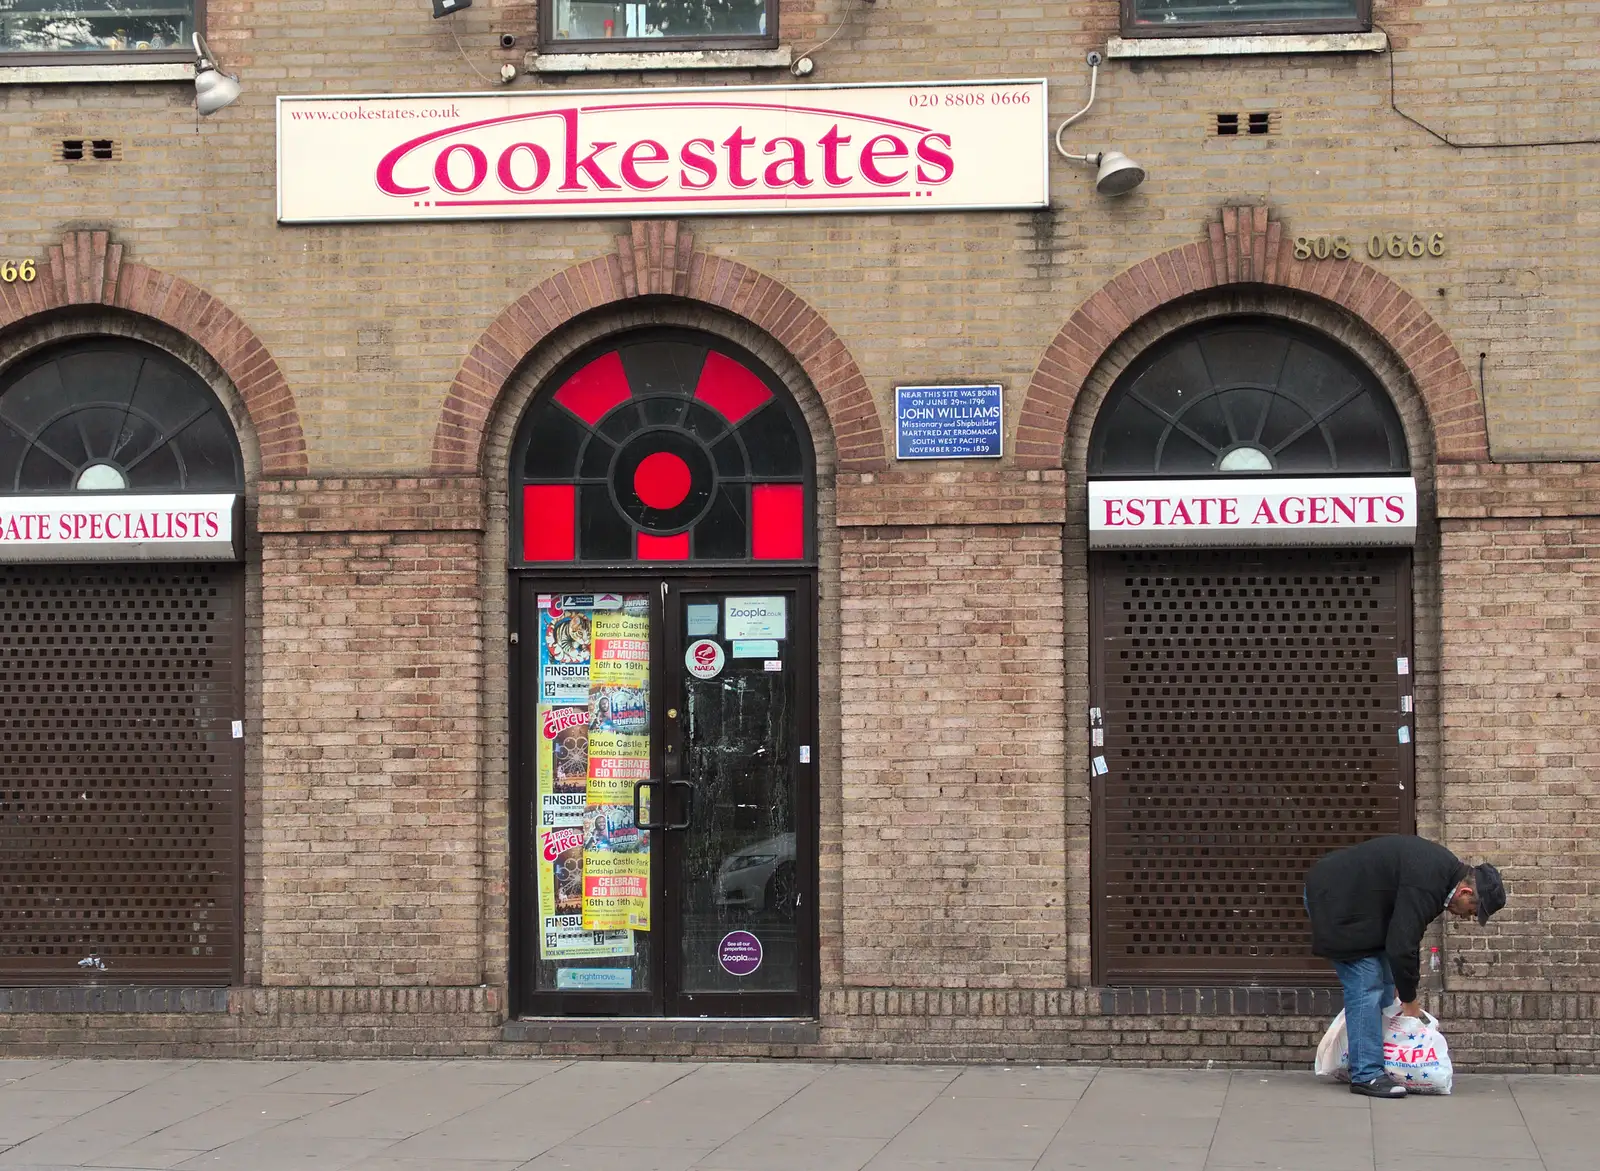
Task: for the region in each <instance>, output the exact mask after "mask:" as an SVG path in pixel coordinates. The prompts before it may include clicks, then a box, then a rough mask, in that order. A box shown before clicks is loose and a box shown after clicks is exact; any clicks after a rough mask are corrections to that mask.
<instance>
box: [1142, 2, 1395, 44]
mask: <svg viewBox="0 0 1600 1171" xmlns="http://www.w3.org/2000/svg"><path fill="white" fill-rule="evenodd" d="M1355 2H1356V15H1355V17H1354V19H1342V18H1340V19H1324V18H1316V17H1308V18H1306V19H1304V20H1229V21H1216V20H1185V21H1179V22H1177V23H1175V24H1165V23H1163V24H1159V25H1152V24H1140V23H1139V22H1138V20H1137V19H1136V13H1135V11H1134V6H1135V4H1136V3H1137V0H1121V6H1122V35H1123V36H1125V37H1266V36H1286V35H1289V36H1292V35H1296V34H1306V33H1365V32H1371V31H1372V0H1355Z"/></svg>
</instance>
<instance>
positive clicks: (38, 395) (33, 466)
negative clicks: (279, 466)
mask: <svg viewBox="0 0 1600 1171" xmlns="http://www.w3.org/2000/svg"><path fill="white" fill-rule="evenodd" d="M0 433H3V436H4V437H3V439H0V493H10V494H16V493H29V492H63V491H70V490H72V489H73V488H74V487H75V485H76V484H77V481H78V477H79V475H81V474H82V472H83V471H84V469H85V468H88V467H91V466H95V465H100V464H104V465H109V466H110V467H112V468H114V469H116V470H117V471H118V472H119V473H120V474H121V476H122V478H123V479H124V480H125V481H126V482H127V484H128V485H129V487H130V488H133V489H136V490H138V491H143V492H198V491H210V492H221V491H232V492H238V491H241V490H242V489H243V487H244V465H243V461H242V460H241V458H240V455H239V441H238V438H237V436H235V434H234V431H233V424H232V422H231V420H229V418H228V414H227V412H226V411H225V410H224V409H223V406H222V403H221V402H220V401H218V399H217V397H216V395H215V394H214V393H212V390H211V388H210V387H209V386H207V385H206V383H205V380H204V379H202V378H201V377H200V376H199V375H198V374H196V373H195V372H194V371H193V370H191V369H190V368H189V367H188V366H186V365H184V364H183V363H182V362H180V361H179V360H178V359H177V358H175V357H173V356H172V355H171V354H169V353H167V352H166V351H165V350H162V349H159V348H157V347H156V346H152V345H148V344H146V343H144V342H138V341H134V340H132V339H128V338H86V339H79V340H75V341H71V342H63V343H60V344H58V345H54V346H49V347H46V348H45V349H42V350H38V351H35V352H34V353H32V354H30V355H28V356H27V357H25V358H23V359H21V360H20V361H19V362H17V363H15V364H13V365H12V366H11V367H9V368H7V369H6V370H3V371H0Z"/></svg>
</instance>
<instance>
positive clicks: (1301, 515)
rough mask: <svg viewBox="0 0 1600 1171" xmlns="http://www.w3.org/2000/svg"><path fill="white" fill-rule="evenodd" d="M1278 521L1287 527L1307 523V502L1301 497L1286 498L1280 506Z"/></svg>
mask: <svg viewBox="0 0 1600 1171" xmlns="http://www.w3.org/2000/svg"><path fill="white" fill-rule="evenodd" d="M1278 519H1279V520H1281V521H1283V523H1284V524H1286V525H1303V524H1305V523H1306V502H1305V500H1303V499H1302V498H1301V497H1299V496H1285V497H1284V498H1283V502H1282V503H1281V504H1279V505H1278Z"/></svg>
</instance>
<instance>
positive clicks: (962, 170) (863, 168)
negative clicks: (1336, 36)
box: [278, 80, 1050, 224]
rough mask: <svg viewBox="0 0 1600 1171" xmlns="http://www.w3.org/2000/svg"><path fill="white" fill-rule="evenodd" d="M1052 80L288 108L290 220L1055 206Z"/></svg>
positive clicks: (283, 183) (284, 198) (376, 100)
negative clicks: (1048, 85)
mask: <svg viewBox="0 0 1600 1171" xmlns="http://www.w3.org/2000/svg"><path fill="white" fill-rule="evenodd" d="M1046 122H1047V111H1046V100H1045V83H1044V82H1043V81H1038V80H1024V81H973V82H924V83H920V84H899V83H897V84H893V85H839V86H825V85H798V86H796V85H791V86H742V87H735V86H719V87H714V88H703V89H628V90H591V91H584V92H579V93H573V92H571V91H568V90H565V89H551V90H539V91H519V92H516V93H493V94H490V93H469V94H432V95H423V96H393V95H367V96H350V97H325V96H321V95H316V96H312V95H307V96H293V97H280V98H279V99H278V219H279V221H280V222H282V223H302V224H303V223H328V222H337V221H346V220H442V219H511V218H516V219H522V218H532V217H542V218H554V217H574V216H583V217H592V216H682V215H694V214H702V215H714V214H727V213H739V214H751V213H774V212H800V213H814V212H830V211H833V212H843V211H865V212H883V213H897V212H905V211H955V210H960V209H973V208H1033V207H1047V206H1048V205H1049V202H1050V191H1049V160H1048V154H1047V143H1048V127H1047V124H1046Z"/></svg>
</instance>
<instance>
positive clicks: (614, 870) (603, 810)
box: [583, 805, 650, 931]
mask: <svg viewBox="0 0 1600 1171" xmlns="http://www.w3.org/2000/svg"><path fill="white" fill-rule="evenodd" d="M649 838H650V835H649V833H648V832H646V831H643V830H640V829H638V828H637V827H636V826H635V825H634V824H633V807H632V806H631V805H628V806H621V805H591V806H590V807H589V808H588V809H587V810H585V811H584V815H583V925H584V927H585V928H587V929H588V930H591V931H613V930H617V929H619V928H624V927H626V928H632V929H633V930H636V931H648V930H649V929H650V842H649Z"/></svg>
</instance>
